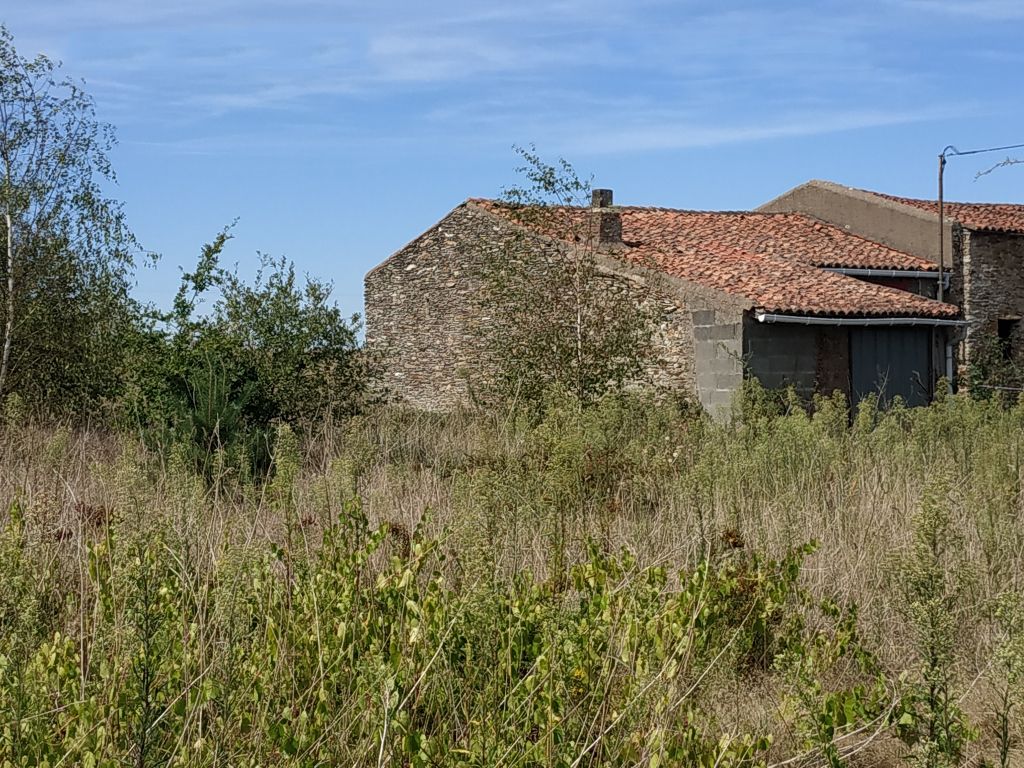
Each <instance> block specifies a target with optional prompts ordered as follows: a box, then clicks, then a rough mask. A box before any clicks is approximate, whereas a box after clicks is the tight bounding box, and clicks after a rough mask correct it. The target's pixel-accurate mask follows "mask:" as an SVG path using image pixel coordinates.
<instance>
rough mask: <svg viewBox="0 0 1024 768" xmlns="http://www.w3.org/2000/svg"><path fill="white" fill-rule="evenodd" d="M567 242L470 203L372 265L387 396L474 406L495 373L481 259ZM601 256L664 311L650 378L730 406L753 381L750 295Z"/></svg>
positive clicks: (369, 319)
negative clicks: (744, 357) (487, 345)
mask: <svg viewBox="0 0 1024 768" xmlns="http://www.w3.org/2000/svg"><path fill="white" fill-rule="evenodd" d="M601 213H602V215H605V214H606V213H607V214H613V213H614V208H613V209H610V210H609V211H607V212H604V211H602V212H601ZM620 231H621V230H620ZM620 237H621V235H620ZM561 247H562V246H561V245H560V244H558V243H557V241H553V240H551V239H549V238H546V237H543V236H542V235H537V234H534V233H532V232H527V231H524V229H523V228H521V227H517V226H516V225H515V224H513V223H512V222H509V221H508V220H506V219H504V218H502V217H500V216H497V215H494V214H491V213H489V212H487V211H486V210H484V209H483V208H481V207H479V206H476V205H474V204H473V203H471V202H470V203H465V204H463V205H460V206H459V207H457V208H456V209H455V210H453V211H452V212H451V213H450V214H448V215H447V216H446V217H445V218H444V219H442V220H441V221H440V222H438V224H436V225H435V226H433V227H431V228H430V229H429V230H427V231H426V232H425V233H424V234H423V235H421V236H420V237H418V238H416V239H415V240H414V241H412V242H411V243H409V244H408V245H407V246H405V247H404V248H402V249H401V250H399V251H398V252H397V253H395V254H394V255H393V256H391V258H389V259H387V260H386V261H385V262H383V263H382V264H380V265H379V266H378V267H376V268H375V269H373V270H371V271H370V272H369V273H368V274H367V275H366V279H365V291H366V345H367V349H368V351H369V352H370V353H371V354H372V355H374V356H375V357H376V359H377V360H378V361H379V364H380V368H381V370H382V385H383V387H384V390H385V395H386V397H387V398H388V399H390V400H392V401H395V402H400V403H404V404H407V405H410V406H413V407H416V408H422V409H427V410H442V411H443V410H451V409H454V408H457V407H459V406H460V405H463V404H466V403H468V402H469V401H470V400H471V395H472V392H473V391H474V389H475V388H476V387H478V386H479V385H480V384H482V383H484V382H485V381H486V379H487V377H488V376H489V375H492V374H493V369H490V368H489V367H488V364H487V361H486V355H485V352H486V350H485V349H484V348H483V346H482V344H483V342H482V334H481V333H480V331H481V328H482V325H481V324H484V323H487V322H489V321H490V318H489V317H486V316H485V315H484V314H483V310H482V309H481V306H482V302H481V301H480V298H481V295H480V294H481V290H482V285H481V282H480V277H479V274H480V268H481V266H482V265H483V264H484V263H486V260H488V259H494V258H497V257H500V258H514V259H517V260H519V259H522V260H529V259H538V260H546V259H549V258H551V257H552V253H554V252H558V251H559V250H560V249H561ZM596 260H597V264H598V268H599V272H600V274H601V277H602V278H603V279H606V280H608V290H613V291H627V292H629V293H630V294H631V295H632V296H633V298H634V300H635V301H637V302H638V303H640V304H642V305H644V306H645V307H646V308H648V309H653V310H654V311H653V312H652V313H651V314H652V315H653V316H654V317H655V318H656V322H655V327H654V328H653V333H654V338H653V347H654V349H653V354H652V356H651V360H650V362H649V364H648V366H647V371H646V375H645V376H644V381H645V383H646V384H649V385H653V386H654V387H656V388H658V389H661V390H672V391H680V392H683V393H686V394H689V395H690V396H692V397H694V398H695V399H698V400H699V401H700V402H701V403H702V404H703V405H704V406H705V407H706V408H707V409H708V410H709V411H711V412H712V413H715V412H716V411H722V409H724V408H726V407H728V406H729V405H730V404H731V401H732V397H733V394H734V392H735V391H736V389H738V388H739V386H740V385H741V383H742V379H743V366H742V361H741V354H742V338H743V312H744V310H746V309H749V303H748V302H746V301H745V300H742V299H737V298H736V297H733V296H729V295H727V294H723V293H721V292H718V291H714V290H711V289H707V288H704V287H702V286H699V285H696V284H693V283H690V282H687V281H683V280H678V279H675V278H671V277H668V276H665V275H663V274H662V273H660V272H653V271H650V270H647V269H643V268H639V267H635V266H630V265H627V264H626V263H625V262H623V261H622V260H620V259H618V258H617V257H616V255H615V249H609V250H608V251H607V252H605V253H601V252H600V251H599V253H598V256H597V257H596Z"/></svg>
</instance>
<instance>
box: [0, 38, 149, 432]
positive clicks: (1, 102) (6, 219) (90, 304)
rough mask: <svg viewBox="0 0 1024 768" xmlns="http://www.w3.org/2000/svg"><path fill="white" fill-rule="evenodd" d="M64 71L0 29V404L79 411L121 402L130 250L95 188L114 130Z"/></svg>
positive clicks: (110, 175)
mask: <svg viewBox="0 0 1024 768" xmlns="http://www.w3.org/2000/svg"><path fill="white" fill-rule="evenodd" d="M59 69H60V65H59V64H56V63H54V62H53V61H51V60H50V59H48V58H47V57H45V56H42V55H40V56H38V57H36V58H35V59H32V60H29V59H26V58H23V57H22V56H20V55H19V54H18V52H17V51H16V50H15V48H14V43H13V38H12V36H11V34H10V33H9V32H8V31H7V29H6V28H4V27H3V26H0V216H2V222H3V228H2V238H3V239H2V241H0V243H2V248H3V259H2V262H0V398H3V397H5V396H6V395H8V394H11V393H16V394H18V395H19V396H21V397H23V398H25V399H27V400H29V401H30V402H32V403H34V404H36V405H37V406H40V407H45V408H46V409H48V410H72V411H78V412H84V411H87V410H89V409H91V408H92V407H93V406H95V405H96V404H97V403H98V402H101V401H102V400H104V399H107V398H110V397H112V396H114V395H115V394H116V390H117V387H118V382H119V376H120V373H121V366H122V363H123V361H124V358H123V355H122V350H123V344H122V341H121V335H122V333H123V332H124V331H125V330H126V329H127V328H129V327H130V326H131V323H132V322H133V319H134V311H133V306H132V303H131V301H130V300H129V297H128V284H129V276H130V271H131V268H132V266H133V264H132V256H131V253H132V250H133V249H134V248H135V247H136V245H137V244H136V242H135V239H134V237H133V236H132V234H131V232H130V231H129V230H128V228H127V226H126V224H125V220H124V215H123V211H122V208H121V206H120V204H118V203H117V202H115V201H113V200H111V199H109V198H107V197H105V196H104V194H103V191H102V186H101V185H102V184H103V183H110V182H113V181H114V180H115V176H114V172H113V170H112V168H111V165H110V161H109V158H108V153H109V151H110V150H111V148H112V147H113V145H114V142H115V139H114V133H113V129H112V128H111V127H110V126H109V125H107V124H105V123H102V122H99V121H97V119H96V115H95V107H94V102H93V99H92V98H91V97H90V96H89V95H88V94H86V93H85V92H84V91H83V90H82V89H81V87H80V85H79V84H78V83H76V82H74V81H73V80H71V79H70V78H64V79H59V77H58V76H59Z"/></svg>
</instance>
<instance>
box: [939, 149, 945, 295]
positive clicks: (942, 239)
mask: <svg viewBox="0 0 1024 768" xmlns="http://www.w3.org/2000/svg"><path fill="white" fill-rule="evenodd" d="M945 169H946V153H945V151H943V153H942V154H941V155H939V291H938V297H939V301H942V299H943V293H942V288H943V285H942V283H943V277H944V275H943V269H942V267H943V263H944V262H945V258H944V251H945V247H946V228H945V227H944V226H943V221H942V219H943V213H944V210H943V201H942V172H943V171H944V170H945Z"/></svg>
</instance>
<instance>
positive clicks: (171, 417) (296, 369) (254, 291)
mask: <svg viewBox="0 0 1024 768" xmlns="http://www.w3.org/2000/svg"><path fill="white" fill-rule="evenodd" d="M230 237H231V236H230V230H229V229H225V230H224V231H222V232H221V233H220V234H219V235H218V236H217V237H216V238H215V239H214V241H213V242H212V243H210V244H208V245H206V246H204V248H203V252H202V255H201V257H200V259H199V263H198V264H197V266H196V269H195V271H194V272H191V273H187V274H185V275H184V276H183V279H182V283H181V287H180V288H179V290H178V293H177V295H176V296H175V299H174V305H173V308H172V310H171V311H170V312H169V313H167V314H165V315H162V316H159V317H157V318H155V319H156V321H157V322H156V323H154V324H153V325H152V326H151V327H150V328H149V329H148V330H146V331H145V332H143V333H141V334H140V335H139V336H138V337H137V338H136V352H137V354H136V355H135V357H136V359H137V360H139V361H144V362H140V364H139V365H138V366H137V367H136V370H135V372H134V373H133V377H134V380H133V385H132V386H131V387H130V392H131V393H132V397H131V398H130V399H129V402H128V413H129V414H130V415H131V416H132V417H133V419H134V420H135V421H136V423H139V424H141V425H142V426H144V427H146V428H147V429H150V430H151V429H152V428H153V427H159V426H161V425H162V426H166V427H169V428H170V429H171V432H172V434H173V436H174V437H175V439H183V440H184V441H185V442H186V444H188V445H190V446H191V447H192V449H193V450H194V458H195V459H196V461H197V463H199V464H201V465H203V466H204V467H205V468H206V469H208V470H209V469H211V465H210V462H211V461H214V460H216V457H217V455H218V453H222V452H224V451H227V452H228V453H234V454H236V455H235V456H234V457H232V460H233V462H234V463H236V464H237V462H239V461H241V462H243V463H248V464H250V465H251V466H255V467H256V468H261V467H263V468H265V466H266V464H267V462H268V461H269V458H270V456H269V448H270V445H269V443H270V441H271V440H272V435H273V432H274V429H273V427H274V425H275V424H276V423H286V424H289V425H291V426H293V427H297V428H299V429H309V428H312V427H314V426H316V425H319V424H322V423H323V422H325V421H327V422H329V421H330V420H332V419H339V418H344V417H345V416H348V415H351V414H352V413H354V412H356V411H357V410H358V409H359V408H360V407H361V406H362V404H363V402H364V394H365V387H366V382H367V376H368V372H367V364H366V360H365V358H364V356H363V354H362V351H361V349H360V347H359V339H358V333H359V318H358V316H352V317H345V316H344V315H342V313H341V310H340V309H339V308H338V307H337V305H336V304H335V303H334V302H332V301H331V298H330V295H331V286H330V285H329V284H328V283H325V282H323V281H321V280H317V279H316V278H312V277H306V278H305V279H304V280H303V279H300V278H299V277H298V276H297V275H296V272H295V266H294V264H292V263H291V262H289V261H288V260H286V259H284V258H280V259H272V258H269V257H267V256H264V255H262V254H261V257H260V258H261V267H260V269H259V271H258V272H257V275H256V277H255V279H254V280H253V281H252V282H246V281H245V280H243V279H242V278H241V277H239V275H238V274H237V272H235V271H230V270H227V269H225V268H223V267H221V266H220V255H221V253H222V251H223V249H224V246H225V245H226V244H227V242H228V240H230ZM207 295H212V297H213V302H212V305H211V306H210V308H209V311H208V312H206V313H200V312H199V303H200V301H201V299H202V298H203V297H204V296H207Z"/></svg>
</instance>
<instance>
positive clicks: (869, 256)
mask: <svg viewBox="0 0 1024 768" xmlns="http://www.w3.org/2000/svg"><path fill="white" fill-rule="evenodd" d="M470 202H471V203H472V204H475V205H478V206H480V207H483V208H485V209H486V210H489V211H491V212H492V213H497V214H499V215H504V216H507V217H509V218H512V219H513V220H515V221H517V222H518V223H520V224H525V225H526V226H529V227H531V228H533V229H537V230H541V231H543V230H545V229H546V230H548V232H547V234H549V235H554V236H559V234H560V236H562V237H563V238H565V239H568V237H567V236H566V230H569V231H571V230H572V229H573V228H574V227H576V226H581V225H582V222H583V219H582V216H583V215H584V213H585V212H586V209H583V208H572V209H550V210H551V213H552V214H553V216H554V217H555V218H557V220H558V221H559V222H564V224H563V223H559V224H558V226H559V227H560V228H561V229H562V232H561V233H555V232H552V231H551V227H552V226H554V225H553V224H550V222H552V221H553V220H554V219H549V218H546V217H545V218H543V219H541V218H537V217H529V216H528V217H526V218H524V217H522V216H521V215H519V214H517V213H514V212H513V209H510V208H508V207H507V206H504V205H502V204H500V203H497V202H496V201H491V200H471V201H470ZM614 210H617V211H618V212H620V213H621V215H622V239H623V241H624V243H625V244H626V246H627V247H626V248H625V249H624V250H623V251H621V252H617V254H616V255H618V256H619V257H620V258H623V259H625V260H626V261H629V262H631V263H633V264H637V265H640V266H647V267H652V268H655V269H658V270H660V271H662V272H664V273H665V274H668V275H671V276H674V277H679V278H682V279H685V280H689V281H691V282H694V283H698V284H700V285H704V286H706V287H709V288H713V289H716V290H720V291H723V292H726V293H729V294H733V295H736V296H741V297H743V298H745V299H747V300H749V301H750V302H751V303H752V305H753V306H754V307H755V308H757V309H761V310H764V311H766V312H773V313H781V314H797V315H816V316H833V317H928V318H949V319H952V318H955V317H958V316H959V309H958V308H957V307H956V306H954V305H952V304H945V303H941V302H938V301H934V300H932V299H927V298H924V297H922V296H918V295H916V294H913V293H910V292H908V291H901V290H898V289H896V288H889V287H886V286H882V285H877V284H875V283H868V282H866V281H863V280H858V279H856V278H852V277H848V276H846V275H841V274H837V273H835V272H829V271H827V270H825V269H822V268H821V267H825V266H840V265H841V266H853V265H855V266H857V267H864V268H866V267H874V268H884V269H894V268H899V269H923V268H925V266H927V267H930V268H931V269H934V268H935V267H934V265H933V264H931V262H923V260H920V259H915V257H912V256H909V255H907V254H902V253H900V252H899V251H893V250H892V249H889V248H886V247H885V246H881V245H878V244H876V243H873V242H871V241H868V240H864V239H863V238H859V237H856V236H854V235H851V234H849V233H847V232H845V231H843V230H841V229H839V228H837V227H833V226H831V225H828V224H824V223H822V222H819V221H818V220H816V219H813V218H810V217H808V216H804V215H803V214H756V213H708V212H693V211H677V210H671V209H661V208H630V207H620V208H616V209H614ZM898 257H905V259H908V260H912V261H906V260H904V261H900V260H899V259H898ZM922 262H923V263H922Z"/></svg>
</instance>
